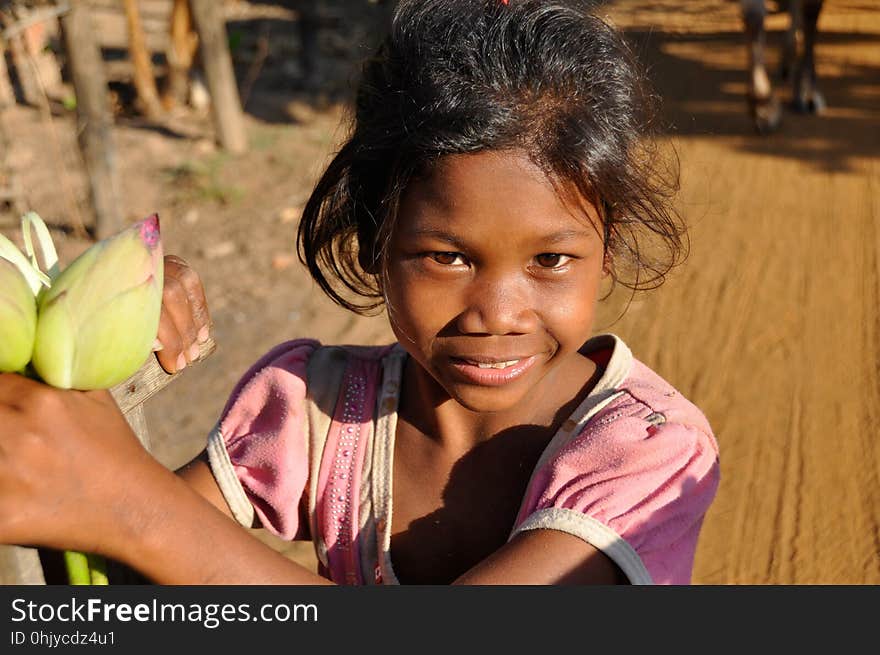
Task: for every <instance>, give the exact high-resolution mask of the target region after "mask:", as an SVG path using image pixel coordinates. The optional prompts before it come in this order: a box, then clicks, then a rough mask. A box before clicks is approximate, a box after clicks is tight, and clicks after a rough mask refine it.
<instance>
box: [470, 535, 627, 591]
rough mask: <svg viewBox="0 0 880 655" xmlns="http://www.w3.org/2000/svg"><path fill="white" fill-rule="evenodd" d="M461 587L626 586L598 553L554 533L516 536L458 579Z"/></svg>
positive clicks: (618, 572)
mask: <svg viewBox="0 0 880 655" xmlns="http://www.w3.org/2000/svg"><path fill="white" fill-rule="evenodd" d="M453 584H461V585H587V584H601V585H611V584H628V581H627V579H626V576H624V575H623V573H622V572H621V571H620V569H619V568H618V567H617V566H616V565H615V564H614V562H612V561H611V560H610V559H609V558H608V557H607V556H606V555H605V554H603V553H602V552H601V551H600V550H599V549H597V548H595V547H594V546H591V545H590V544H588V543H587V542H585V541H583V540H581V539H579V538H577V537H575V536H573V535H570V534H567V533H565V532H561V531H557V530H527V531H525V532H520V533H519V534H518V535H517V536H516V537H514V538H513V539H512V540H511V541H510V542H508V543H507V544H505V545H504V546H503V547H501V548H500V549H499V550H497V551H496V552H495V553H493V554H492V555H490V556H489V557H488V558H486V559H485V560H483V561H482V562H480V563H479V564H477V565H476V566H474V567H473V568H471V569H470V570H469V571H467V572H466V573H464V575H462V576H460V577H459V578H458V579H457V580H456V581H455V582H454V583H453Z"/></svg>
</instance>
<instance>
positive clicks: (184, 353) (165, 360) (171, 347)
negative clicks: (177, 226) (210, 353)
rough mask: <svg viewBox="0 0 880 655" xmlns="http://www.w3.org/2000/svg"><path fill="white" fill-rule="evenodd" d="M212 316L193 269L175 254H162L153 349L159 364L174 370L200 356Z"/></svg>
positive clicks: (172, 371) (171, 371) (203, 290)
mask: <svg viewBox="0 0 880 655" xmlns="http://www.w3.org/2000/svg"><path fill="white" fill-rule="evenodd" d="M210 332H211V317H210V315H209V314H208V301H207V299H206V298H205V289H204V287H203V286H202V280H201V279H200V278H199V274H198V273H196V272H195V270H194V269H192V268H190V266H189V264H187V263H186V262H185V261H184V260H183V259H181V258H180V257H177V256H175V255H166V256H165V284H164V288H163V290H162V314H161V316H160V318H159V333H158V335H157V338H156V339H157V341H158V342H159V343H160V344H161V350H159V351H158V352H157V353H156V358H157V359H158V360H159V364H161V365H162V368H164V369H165V370H166V371H168V372H169V373H176V372H178V371H180V370H181V369H183V368H185V367H186V365H187V364H190V363H192V362H194V361H195V360H196V359H198V357H199V344H202V343H205V341H207V340H208V337H209V336H210Z"/></svg>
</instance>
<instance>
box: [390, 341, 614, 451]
mask: <svg viewBox="0 0 880 655" xmlns="http://www.w3.org/2000/svg"><path fill="white" fill-rule="evenodd" d="M600 375H601V370H599V369H598V367H597V366H596V364H595V363H594V362H593V361H592V360H591V359H588V358H587V357H583V356H581V355H575V356H573V357H572V358H571V362H570V364H569V365H568V366H565V367H561V368H560V369H559V370H556V371H554V372H553V374H552V377H551V376H548V377H547V378H545V379H543V380H542V381H541V383H540V384H538V385H537V386H536V387H535V388H534V389H533V390H532V392H531V393H529V394H528V396H527V397H526V398H525V399H524V401H523V402H521V403H519V404H518V405H517V406H516V407H514V408H511V409H510V410H507V411H503V412H475V411H472V410H470V409H468V408H466V407H464V406H462V405H460V404H459V403H458V402H457V401H455V400H454V399H453V398H451V397H450V396H449V394H448V393H447V392H446V390H445V389H444V388H443V387H442V386H440V385H439V384H438V383H437V381H436V380H435V379H434V378H433V377H432V376H431V375H430V374H428V373H427V372H426V371H425V370H424V369H423V368H422V367H421V366H419V365H418V363H416V362H415V360H414V359H413V358H411V357H408V358H407V360H406V366H405V369H404V384H403V385H402V389H403V391H402V394H401V403H400V412H399V417H400V420H403V421H405V422H407V423H409V424H410V425H412V426H413V427H414V428H415V429H416V430H418V431H419V432H421V433H422V434H424V435H425V436H427V437H428V438H430V439H431V440H432V441H434V442H435V444H436V445H437V446H439V447H440V448H442V449H443V450H447V451H450V452H459V453H464V452H468V451H470V450H471V449H473V448H474V447H475V446H477V445H479V444H481V443H484V442H486V441H488V440H489V439H492V438H493V437H496V436H498V435H500V434H504V433H507V432H508V431H509V430H511V429H517V428H518V429H523V428H528V429H529V430H530V431H533V432H534V433H535V434H536V438H537V437H540V438H542V439H550V438H552V436H553V434H555V433H556V431H557V430H558V429H559V426H560V425H561V424H562V423H563V421H565V420H566V419H567V418H568V417H569V416H570V415H571V414H572V412H574V410H575V409H576V408H577V406H578V405H579V404H580V403H581V401H582V400H583V399H584V398H585V397H586V396H587V395H588V394H589V392H590V390H591V389H592V388H593V387H594V386H595V384H596V382H597V381H598V379H599V377H600Z"/></svg>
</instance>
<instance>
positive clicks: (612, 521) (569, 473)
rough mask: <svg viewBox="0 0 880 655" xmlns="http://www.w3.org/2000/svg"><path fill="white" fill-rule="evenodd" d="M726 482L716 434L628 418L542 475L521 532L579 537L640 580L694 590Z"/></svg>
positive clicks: (592, 434) (575, 445)
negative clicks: (697, 564)
mask: <svg viewBox="0 0 880 655" xmlns="http://www.w3.org/2000/svg"><path fill="white" fill-rule="evenodd" d="M718 482H719V467H718V451H717V447H716V444H715V440H714V438H713V437H712V435H711V434H709V433H707V432H706V431H704V430H703V429H701V428H700V427H696V426H692V425H686V424H682V423H675V422H669V423H662V424H660V425H653V424H651V423H649V422H647V421H646V420H645V419H644V418H643V417H641V416H629V417H620V418H618V419H617V420H615V421H613V422H609V423H608V424H605V425H600V426H598V427H596V428H594V429H593V430H590V431H589V432H588V433H587V432H585V433H583V434H581V435H579V436H578V437H577V438H575V439H573V440H572V441H571V442H570V443H569V444H568V445H567V446H565V447H564V448H563V449H562V450H561V452H560V453H559V454H558V455H557V456H556V457H554V458H553V459H552V460H550V461H549V462H548V463H547V464H546V465H545V466H543V467H542V469H541V470H539V471H538V473H537V474H536V479H535V480H533V483H532V485H530V492H529V495H528V496H527V498H526V503H525V505H524V507H523V511H522V512H521V514H520V519H521V520H520V521H518V529H535V528H549V529H558V530H563V531H566V532H569V533H571V534H574V535H576V536H579V537H581V538H582V539H584V540H585V541H587V542H589V543H590V544H591V545H593V546H595V547H597V548H599V549H600V550H602V551H603V552H604V553H605V554H606V555H608V556H609V557H610V558H611V559H612V560H613V561H614V562H615V563H616V564H617V565H618V566H619V567H620V568H621V569H622V570H623V571H624V573H625V574H626V575H627V577H628V578H629V579H630V581H631V582H649V583H650V582H653V583H656V584H689V583H690V577H691V571H692V568H693V558H694V552H695V550H696V544H697V537H698V535H699V532H700V527H701V525H702V522H703V518H704V516H705V514H706V511H707V510H708V508H709V505H710V504H711V502H712V500H713V498H714V497H715V493H716V490H717V488H718Z"/></svg>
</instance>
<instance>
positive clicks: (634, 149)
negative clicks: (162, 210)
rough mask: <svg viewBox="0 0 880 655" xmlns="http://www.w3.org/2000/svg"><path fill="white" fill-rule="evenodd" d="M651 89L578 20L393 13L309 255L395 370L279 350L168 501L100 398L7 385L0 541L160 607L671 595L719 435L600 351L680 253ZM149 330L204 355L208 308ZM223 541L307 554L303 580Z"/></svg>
mask: <svg viewBox="0 0 880 655" xmlns="http://www.w3.org/2000/svg"><path fill="white" fill-rule="evenodd" d="M641 85H642V79H641V77H640V74H639V72H638V69H637V67H636V64H635V62H634V61H633V59H632V57H631V55H630V52H629V51H628V49H627V48H626V46H625V45H624V43H623V41H622V40H621V37H620V36H619V35H618V34H617V33H616V32H615V31H614V30H613V29H612V28H610V27H609V26H608V25H607V24H605V23H604V22H603V21H602V20H600V19H599V18H597V17H595V16H594V15H592V14H591V13H590V12H589V10H588V8H587V7H585V6H584V5H583V4H582V3H580V2H576V1H575V0H510V1H509V2H504V1H503V0H403V2H401V3H400V5H399V7H398V9H397V10H396V13H395V16H394V20H393V24H392V28H391V33H390V36H389V37H388V38H387V40H386V42H385V43H384V44H383V46H382V47H381V48H380V50H379V52H378V53H377V55H376V56H375V57H374V58H373V59H371V60H370V61H369V62H367V64H366V65H365V68H364V71H363V79H362V81H361V83H360V87H359V90H358V94H357V99H356V104H355V112H354V120H353V128H352V132H351V136H350V137H349V139H348V141H347V142H346V143H345V144H344V145H343V147H342V148H341V150H340V151H339V153H338V154H337V155H336V157H335V158H334V159H333V161H332V162H331V163H330V165H329V167H328V168H327V170H326V172H325V173H324V175H323V177H322V178H321V179H320V181H319V182H318V184H317V187H316V189H315V191H314V193H313V195H312V196H311V198H310V200H309V202H308V204H307V206H306V208H305V212H304V216H303V219H302V222H301V225H300V228H299V235H298V244H299V251H300V256H301V258H302V259H303V261H304V262H305V263H306V264H307V266H308V267H309V270H310V271H311V274H312V276H313V277H314V279H315V280H316V281H317V282H318V284H319V285H320V286H321V288H322V289H323V290H324V291H325V292H326V293H327V294H329V295H330V297H332V298H333V299H334V300H336V301H337V302H339V303H340V304H342V305H344V306H346V307H348V308H349V309H352V310H354V311H369V310H370V309H374V308H377V307H379V306H380V305H383V304H384V306H385V308H386V310H387V312H388V317H389V320H390V322H391V326H392V328H393V330H394V333H395V335H396V336H397V338H398V343H396V344H394V345H390V346H387V347H354V346H337V347H329V346H322V345H321V344H320V343H319V342H318V341H315V340H310V339H297V340H294V341H290V342H287V343H284V344H281V345H279V346H277V347H276V348H274V349H273V350H271V351H270V352H269V353H268V354H266V355H265V356H263V357H262V358H261V359H260V360H259V361H258V362H257V363H256V364H255V365H254V366H253V367H252V368H251V369H250V370H249V371H248V372H247V373H246V374H245V375H244V376H243V377H242V379H241V380H240V382H239V383H238V384H237V385H236V386H235V388H234V389H233V391H232V394H231V396H230V398H229V400H228V402H227V404H226V407H225V408H224V410H223V412H222V415H221V416H220V419H219V421H218V423H217V425H216V426H215V428H214V429H213V430H212V431H211V433H210V436H209V438H208V444H207V448H206V449H205V452H204V453H203V454H202V455H201V456H200V457H198V458H197V459H196V460H194V461H193V462H191V463H190V464H189V465H187V466H185V467H184V468H183V469H182V470H181V471H179V472H178V475H177V476H175V475H174V474H172V473H170V472H169V471H167V470H166V469H164V468H163V467H162V466H161V465H159V464H158V463H157V462H156V461H154V460H153V459H152V458H151V457H150V456H149V455H148V454H147V453H146V452H144V451H143V450H142V449H140V448H139V446H138V444H137V442H136V441H135V439H134V438H133V436H132V435H131V433H130V431H129V429H128V427H127V425H126V423H125V421H124V420H123V418H122V417H121V416H120V415H119V413H118V411H116V409H115V406H114V405H113V403H112V400H111V399H110V397H109V395H108V394H106V393H77V392H60V391H57V390H53V389H49V388H46V387H44V386H42V385H39V384H36V383H33V382H31V381H29V380H25V379H23V378H20V377H18V376H11V375H10V376H4V377H3V379H2V381H0V426H3V427H2V428H0V458H2V461H0V488H2V490H3V492H2V494H0V540H2V541H6V542H11V543H37V544H43V545H47V546H52V547H56V548H76V549H80V550H84V551H90V552H98V553H102V554H105V555H107V556H110V557H112V558H114V559H117V560H120V561H123V562H125V563H127V564H129V565H131V566H133V567H135V568H136V569H138V570H139V571H141V572H142V573H143V574H144V575H146V576H148V577H149V578H150V579H151V580H154V581H156V582H159V583H177V584H204V583H227V584H235V583H288V584H316V583H321V582H334V583H338V584H361V583H365V584H372V583H395V582H400V583H434V584H449V583H457V584H561V583H575V584H586V583H602V584H608V583H651V582H654V583H672V584H686V583H688V582H689V581H690V578H691V569H692V563H693V555H694V550H695V547H696V543H697V537H698V534H699V531H700V526H701V523H702V521H703V517H704V515H705V512H706V511H707V509H708V507H709V505H710V503H711V501H712V499H713V497H714V495H715V492H716V488H717V485H718V461H717V446H716V443H715V441H714V438H713V436H712V433H711V430H710V427H709V424H708V423H707V421H706V419H705V417H704V416H703V414H702V413H701V412H700V411H699V410H698V409H697V408H696V407H695V406H694V405H692V404H691V403H690V402H688V401H687V400H686V399H685V398H683V397H682V396H681V395H680V394H679V393H678V392H676V390H675V389H673V388H672V387H671V386H670V385H669V384H668V383H667V382H665V381H664V380H662V379H661V378H660V377H659V376H658V375H657V374H655V373H653V372H652V371H650V370H649V369H648V368H647V367H646V366H645V365H643V364H641V363H640V362H639V361H637V360H636V359H634V358H633V356H632V354H631V353H630V350H629V349H628V348H627V346H626V345H625V344H624V343H623V342H622V341H621V340H620V339H619V338H617V337H615V336H613V335H600V336H596V337H593V338H590V336H591V334H592V324H593V315H594V311H595V308H596V303H597V301H598V299H599V297H600V295H601V291H600V289H601V288H602V287H603V282H604V281H605V280H608V281H610V282H620V283H622V284H627V285H629V286H631V287H632V288H633V289H641V288H647V287H652V286H656V285H657V284H659V283H660V282H661V281H662V279H663V276H664V274H665V273H666V272H667V271H668V270H669V268H670V267H671V266H672V265H673V264H674V263H676V262H677V261H678V259H679V254H680V252H681V250H682V237H683V232H682V230H681V228H680V227H679V224H678V222H677V220H676V219H675V215H674V213H673V212H672V211H671V209H669V207H668V205H667V201H668V198H669V190H670V188H671V187H670V186H669V185H668V184H666V183H664V179H663V175H661V174H660V173H661V172H662V168H661V166H660V161H661V160H660V159H659V158H658V157H657V156H656V155H655V153H654V152H653V151H652V149H651V148H650V145H649V144H650V142H649V141H647V140H646V139H645V137H646V135H647V134H648V128H649V118H650V115H649V111H648V110H649V109H650V107H651V97H650V96H649V95H648V94H646V93H645V92H643V91H642V86H641ZM658 251H659V254H658ZM661 255H662V256H661ZM176 265H177V269H176V270H177V271H178V272H179V271H181V270H184V271H185V268H181V266H180V264H179V262H177V263H176ZM189 275H190V279H192V273H191V272H190V273H189ZM189 288H190V295H191V296H192V297H193V298H195V299H198V298H199V297H200V293H201V292H200V290H199V287H198V284H195V285H190V287H189ZM169 293H171V292H170V291H169ZM183 295H184V296H185V295H186V294H183ZM166 305H167V309H168V314H167V316H171V317H172V319H171V320H166V321H165V322H164V326H165V327H164V328H163V331H164V336H163V340H165V341H166V342H170V343H172V344H174V343H183V344H189V343H191V342H193V340H194V338H195V334H196V333H197V332H198V329H199V328H201V327H203V325H202V322H201V321H200V319H199V318H198V317H199V315H200V310H199V307H200V305H201V303H200V302H194V303H193V306H192V307H190V305H189V304H188V303H187V301H186V300H175V299H174V298H171V297H166ZM202 315H204V314H202ZM169 326H171V327H169ZM174 326H177V327H174ZM175 332H179V333H180V334H181V335H183V336H182V337H178V336H177V335H175ZM160 336H162V335H160ZM182 350H183V349H182V348H179V347H176V346H172V347H170V348H168V352H166V353H165V354H163V357H166V358H167V357H169V355H171V356H173V355H175V354H176V353H178V352H180V351H182ZM13 453H14V455H13ZM85 503H89V504H90V505H91V506H93V507H96V506H99V507H102V508H105V509H104V511H102V512H100V513H96V514H93V515H88V516H84V515H83V513H82V512H81V511H79V509H80V508H81V507H84V506H86V505H85ZM21 517H27V519H26V520H24V519H22V518H21ZM230 517H232V518H234V519H235V520H236V521H237V522H238V523H241V524H243V525H245V526H248V527H259V526H262V527H265V528H267V529H268V530H270V531H272V532H273V533H275V534H277V535H280V536H281V537H282V538H285V539H311V540H313V541H314V543H315V548H316V552H317V555H318V559H319V561H320V575H315V574H314V573H312V572H310V571H308V570H306V569H304V568H302V567H301V566H299V565H297V564H295V563H293V562H291V561H289V560H288V559H286V558H285V557H283V556H281V555H279V554H278V553H276V552H275V551H274V550H272V549H271V548H269V547H268V546H265V545H263V544H262V543H261V542H259V541H257V540H256V539H253V538H252V537H251V536H250V535H249V534H248V533H247V532H246V531H245V530H241V529H239V528H238V526H237V525H236V524H235V523H234V522H233V521H230V520H229V519H230Z"/></svg>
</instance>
